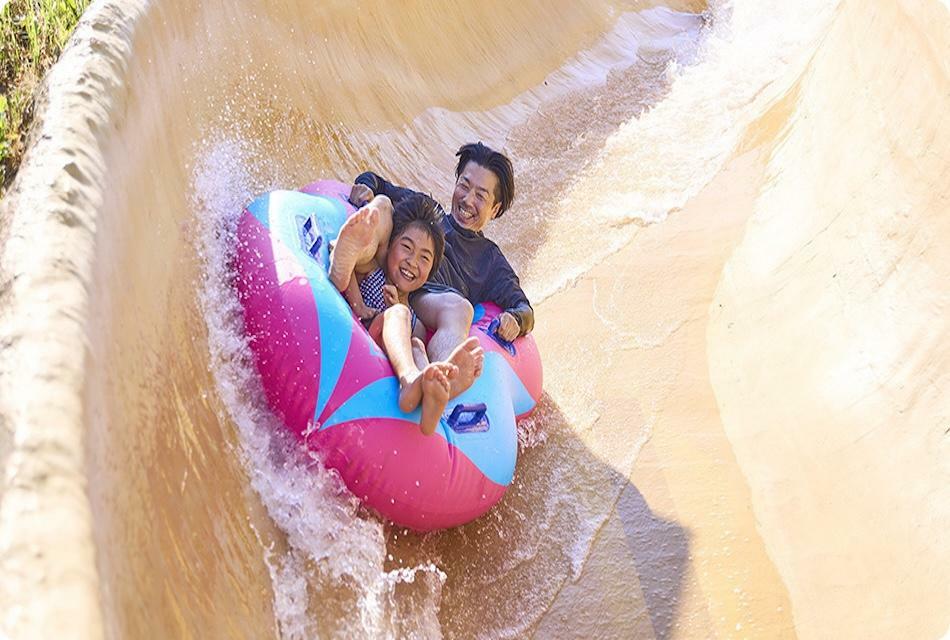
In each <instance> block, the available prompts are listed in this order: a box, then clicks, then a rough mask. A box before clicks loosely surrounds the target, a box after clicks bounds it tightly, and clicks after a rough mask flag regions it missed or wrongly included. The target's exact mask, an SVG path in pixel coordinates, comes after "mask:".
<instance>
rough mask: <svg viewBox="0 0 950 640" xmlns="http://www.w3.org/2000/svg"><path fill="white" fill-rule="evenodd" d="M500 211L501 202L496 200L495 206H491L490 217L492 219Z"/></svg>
mask: <svg viewBox="0 0 950 640" xmlns="http://www.w3.org/2000/svg"><path fill="white" fill-rule="evenodd" d="M500 211H501V203H500V202H496V203H495V206H494V207H492V213H491V219H492V220H494V219H495V218H497V217H498V216H499V212H500Z"/></svg>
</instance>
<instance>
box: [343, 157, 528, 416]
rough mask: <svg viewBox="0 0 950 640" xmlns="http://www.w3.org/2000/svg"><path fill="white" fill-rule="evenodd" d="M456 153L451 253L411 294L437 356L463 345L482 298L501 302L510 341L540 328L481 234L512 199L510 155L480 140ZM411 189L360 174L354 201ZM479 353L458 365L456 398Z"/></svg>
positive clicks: (448, 219)
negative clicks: (471, 359)
mask: <svg viewBox="0 0 950 640" xmlns="http://www.w3.org/2000/svg"><path fill="white" fill-rule="evenodd" d="M455 155H456V156H458V158H459V161H458V165H457V166H456V168H455V178H456V179H455V189H454V191H453V193H452V208H451V213H450V214H444V212H443V218H442V227H443V229H444V230H445V257H444V258H443V260H442V262H441V263H440V265H439V269H438V271H437V272H436V273H435V274H434V275H433V276H432V277H431V278H430V281H429V282H428V283H426V284H425V285H423V287H422V288H421V289H420V290H419V291H416V292H415V293H414V294H413V295H412V297H410V304H411V306H412V308H413V310H414V311H415V312H416V314H417V315H418V316H419V319H420V320H422V322H423V324H425V325H426V327H428V328H430V329H432V330H433V331H434V334H433V336H432V338H431V339H430V340H429V345H428V347H427V351H428V359H429V360H430V361H432V362H436V361H445V360H447V359H448V358H449V357H450V356H451V355H452V354H453V352H456V353H457V351H456V349H457V347H459V345H461V344H462V343H463V342H464V341H465V338H466V336H468V330H469V327H470V326H471V324H472V317H473V314H474V308H473V305H474V304H477V303H479V302H494V303H495V304H497V305H498V306H499V307H501V308H502V310H503V312H502V313H501V315H499V316H498V320H499V327H498V332H497V333H498V336H499V337H500V338H502V339H504V340H509V341H510V340H514V339H515V338H517V337H518V336H523V335H525V334H526V333H528V332H530V331H531V330H532V329H533V328H534V309H532V308H531V304H530V303H529V302H528V297H527V296H526V295H525V294H524V291H523V290H522V289H521V284H520V282H519V280H518V276H517V274H515V272H514V270H513V269H512V268H511V265H510V264H509V263H508V260H507V259H505V256H504V255H503V254H502V252H501V249H499V248H498V245H496V244H495V243H494V242H492V241H491V240H489V239H488V238H486V237H485V236H484V235H483V234H482V230H483V229H484V228H485V227H486V226H487V225H488V223H489V222H490V221H491V220H494V219H495V218H497V217H499V216H501V215H502V214H503V213H504V212H505V211H507V210H508V208H509V207H510V206H511V201H512V200H513V199H514V194H515V190H514V172H513V170H512V167H511V161H510V160H509V159H508V158H507V157H506V156H505V155H504V154H501V153H499V152H497V151H494V150H493V149H491V148H490V147H488V146H486V145H484V144H482V143H481V142H478V143H472V144H466V145H463V146H462V147H461V148H460V149H459V150H458V152H457V153H456V154H455ZM413 193H415V192H414V191H413V190H411V189H407V188H405V187H397V186H394V185H393V184H391V183H389V182H387V181H386V180H385V179H383V178H382V177H380V176H378V175H376V174H375V173H372V172H366V173H363V174H360V176H359V177H357V178H356V181H355V184H354V185H353V188H352V190H351V192H350V201H351V202H352V203H353V204H354V205H355V206H357V207H360V206H363V205H364V204H366V203H367V202H369V201H370V200H372V198H373V197H374V196H377V195H385V196H388V197H389V198H390V200H392V201H393V204H397V203H398V202H399V201H400V200H402V199H403V198H405V197H407V196H409V195H412V194H413ZM476 360H477V361H476V362H475V363H474V366H473V367H471V368H469V367H468V366H460V367H459V376H458V377H457V378H456V379H455V380H454V381H453V388H452V392H451V395H452V397H454V396H456V395H458V394H459V393H461V392H462V391H464V390H465V389H467V388H468V387H469V386H471V384H472V382H474V380H475V378H477V377H478V375H479V374H480V373H481V364H482V358H476ZM463 365H464V363H463Z"/></svg>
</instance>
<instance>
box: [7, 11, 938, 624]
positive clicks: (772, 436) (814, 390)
mask: <svg viewBox="0 0 950 640" xmlns="http://www.w3.org/2000/svg"><path fill="white" fill-rule="evenodd" d="M36 115H37V122H36V125H35V128H34V130H33V133H32V137H31V142H30V148H29V151H28V154H27V157H26V161H25V164H24V166H23V167H22V169H21V171H20V173H19V175H18V177H17V180H16V182H15V183H14V185H13V187H12V189H11V191H10V192H9V193H8V195H7V197H6V198H5V199H4V201H3V203H2V205H0V247H2V255H0V341H2V342H0V344H2V351H0V470H2V480H0V636H3V637H9V638H83V639H86V638H221V637H228V638H313V637H320V638H336V637H346V638H354V637H373V638H375V637H393V638H412V637H415V638H433V637H446V638H529V637H535V638H598V637H599V638H661V639H671V638H710V637H718V638H786V637H788V638H793V637H801V638H862V639H865V638H881V639H884V638H887V639H890V638H941V637H945V635H946V634H947V633H948V630H950V543H948V541H947V533H946V532H947V531H950V435H948V434H950V403H948V399H947V398H948V393H947V391H948V389H950V253H948V250H947V248H946V246H947V243H948V242H950V216H948V215H947V213H948V208H950V9H948V5H947V3H946V2H945V1H938V0H880V1H879V2H873V3H867V2H859V1H857V0H837V1H836V0H801V1H799V2H784V1H781V0H758V1H754V0H734V1H733V2H720V1H718V0H712V1H710V2H708V3H705V2H702V1H699V0H695V1H693V0H665V1H664V0H655V1H650V0H616V1H610V0H571V1H565V2H561V1H555V2H551V1H550V0H548V1H544V2H542V1H540V0H524V1H523V2H500V1H497V0H486V1H485V2H479V3H456V2H442V3H427V2H421V1H419V0H406V1H404V2H399V3H394V2H387V1H385V0H367V1H364V2H360V3H359V4H358V5H356V4H354V3H350V2H340V1H337V0H326V1H324V2H311V1H303V0H284V1H282V2H274V1H267V2H253V3H251V2H248V3H233V2H221V1H220V0H217V1H216V0H209V1H207V2H201V3H195V2H185V1H184V0H153V1H146V0H121V1H120V0H100V1H98V2H96V3H95V4H94V5H93V6H92V7H91V8H90V9H89V10H88V11H87V13H86V15H85V16H84V17H83V20H82V22H81V24H80V27H79V28H78V30H77V32H76V35H75V37H74V39H73V40H72V42H71V44H70V46H69V48H68V49H67V51H66V52H65V54H64V56H63V58H62V60H61V61H60V63H59V64H57V66H56V67H55V68H54V69H53V71H52V72H51V74H50V76H49V80H48V83H47V85H46V87H45V90H44V93H43V96H42V97H41V99H40V101H39V103H38V104H37V109H36ZM478 139H480V140H483V141H485V142H486V143H488V144H490V145H492V146H495V147H497V148H499V149H502V150H504V151H505V152H506V153H507V154H509V155H510V156H511V158H512V159H513V162H514V167H515V180H516V192H517V194H516V200H515V203H514V206H513V208H512V209H511V211H509V212H508V213H506V214H505V216H504V217H502V218H501V219H499V220H497V221H494V222H493V223H491V225H490V226H489V228H488V235H489V236H490V237H492V238H494V239H495V240H496V241H497V242H498V243H499V244H500V245H501V246H502V248H503V249H504V251H505V252H506V254H507V255H508V256H509V257H510V259H511V262H512V263H513V265H514V266H515V268H516V269H517V270H518V272H519V273H520V274H521V276H522V283H523V285H524V287H525V289H526V291H527V293H528V294H529V296H530V297H531V298H532V300H533V301H534V303H535V307H536V313H537V326H536V330H535V337H536V340H537V342H538V345H539V347H540V350H541V353H542V354H543V358H544V364H545V395H544V397H543V399H542V402H541V406H540V409H539V411H538V412H537V413H536V414H535V416H533V417H532V418H530V419H529V420H527V421H526V422H524V423H522V424H521V425H520V431H519V440H520V459H519V462H518V470H517V475H516V479H515V482H514V484H513V486H512V488H511V489H510V490H509V492H508V494H507V495H506V496H505V498H504V500H503V501H502V502H501V503H500V504H499V505H498V507H496V508H495V509H494V510H493V511H492V512H490V513H489V514H488V515H486V516H485V517H483V518H481V519H479V520H477V521H475V522H473V523H471V524H469V525H466V526H463V527H460V528H457V529H453V530H449V531H444V532H437V533H432V534H428V535H425V536H420V535H417V534H414V533H411V532H407V531H404V530H402V529H399V528H396V527H392V526H389V525H387V524H386V523H384V522H381V521H379V520H378V519H376V518H374V517H373V516H372V515H371V514H368V513H366V512H365V511H364V510H362V509H361V508H360V506H359V504H358V503H357V502H355V501H354V499H353V498H352V497H351V496H350V495H349V494H348V493H347V492H346V491H345V489H344V488H343V487H342V486H341V485H340V482H339V480H338V479H337V477H336V476H335V475H334V474H333V473H331V472H328V471H327V470H326V469H324V468H323V467H322V465H321V463H320V461H319V460H312V459H310V460H306V459H305V460H301V459H298V458H295V457H293V456H291V455H289V454H288V453H287V452H286V451H282V450H280V449H279V448H277V447H275V445H274V443H273V441H272V440H271V439H270V438H269V434H270V433H271V430H272V429H273V428H274V417H273V416H272V415H270V414H269V413H268V412H267V410H266V406H265V405H264V403H263V402H262V401H261V396H260V386H259V385H260V383H259V380H257V378H256V377H255V376H256V373H255V371H254V369H253V366H252V364H251V362H250V360H249V359H248V352H247V345H246V341H245V340H244V337H243V334H242V331H241V322H240V315H239V313H237V307H236V305H235V300H234V296H233V290H232V288H231V286H230V280H229V277H230V272H229V266H228V256H229V255H230V251H231V247H230V246H229V244H228V241H229V239H230V237H231V236H230V230H231V229H232V225H233V223H234V220H235V216H236V214H237V213H239V212H240V210H241V208H242V207H243V206H244V205H245V204H247V202H249V201H250V200H251V199H252V198H253V197H254V196H255V195H256V194H259V193H262V192H264V191H268V190H271V189H277V188H294V187H296V186H299V185H303V184H306V183H307V182H310V181H312V180H314V179H316V178H318V177H329V178H335V179H339V180H351V179H352V178H353V177H354V176H355V175H356V174H357V173H358V172H360V171H362V170H363V169H366V168H373V169H376V170H377V171H378V172H380V173H382V174H384V175H387V176H389V177H391V178H392V179H394V180H395V181H397V182H400V183H403V184H407V185H412V186H416V187H417V188H420V189H422V190H425V191H428V192H431V193H432V194H433V195H434V196H435V197H436V198H438V199H440V200H441V201H443V202H446V201H447V200H448V198H449V194H450V190H451V186H452V180H453V176H452V170H453V168H454V162H453V160H454V156H453V154H454V152H455V150H456V149H457V147H458V146H459V145H460V144H462V143H464V142H468V141H472V140H478Z"/></svg>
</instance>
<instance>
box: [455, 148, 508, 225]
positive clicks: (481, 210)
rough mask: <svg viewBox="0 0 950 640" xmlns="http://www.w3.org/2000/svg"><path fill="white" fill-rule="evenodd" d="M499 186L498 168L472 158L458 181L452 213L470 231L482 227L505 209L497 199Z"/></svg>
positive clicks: (456, 182)
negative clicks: (476, 161) (496, 192)
mask: <svg viewBox="0 0 950 640" xmlns="http://www.w3.org/2000/svg"><path fill="white" fill-rule="evenodd" d="M497 189H498V176H496V175H495V172H494V171H492V170H490V169H486V168H485V167H483V166H482V165H480V164H477V163H475V162H472V161H471V160H469V162H468V163H467V164H466V165H465V168H463V169H462V173H460V174H459V177H458V180H456V181H455V191H453V192H452V217H453V218H455V221H456V222H457V223H459V224H460V225H461V226H463V227H465V228H466V229H469V230H470V231H481V230H482V229H484V228H485V225H487V224H488V223H489V222H490V221H491V220H492V218H494V217H495V216H497V215H498V211H499V210H500V209H501V203H500V202H498V201H496V200H495V191H496V190H497Z"/></svg>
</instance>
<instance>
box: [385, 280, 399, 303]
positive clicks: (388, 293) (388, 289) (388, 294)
mask: <svg viewBox="0 0 950 640" xmlns="http://www.w3.org/2000/svg"><path fill="white" fill-rule="evenodd" d="M383 302H385V303H386V306H387V307H392V306H394V305H397V304H399V292H398V291H396V285H393V284H384V285H383Z"/></svg>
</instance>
